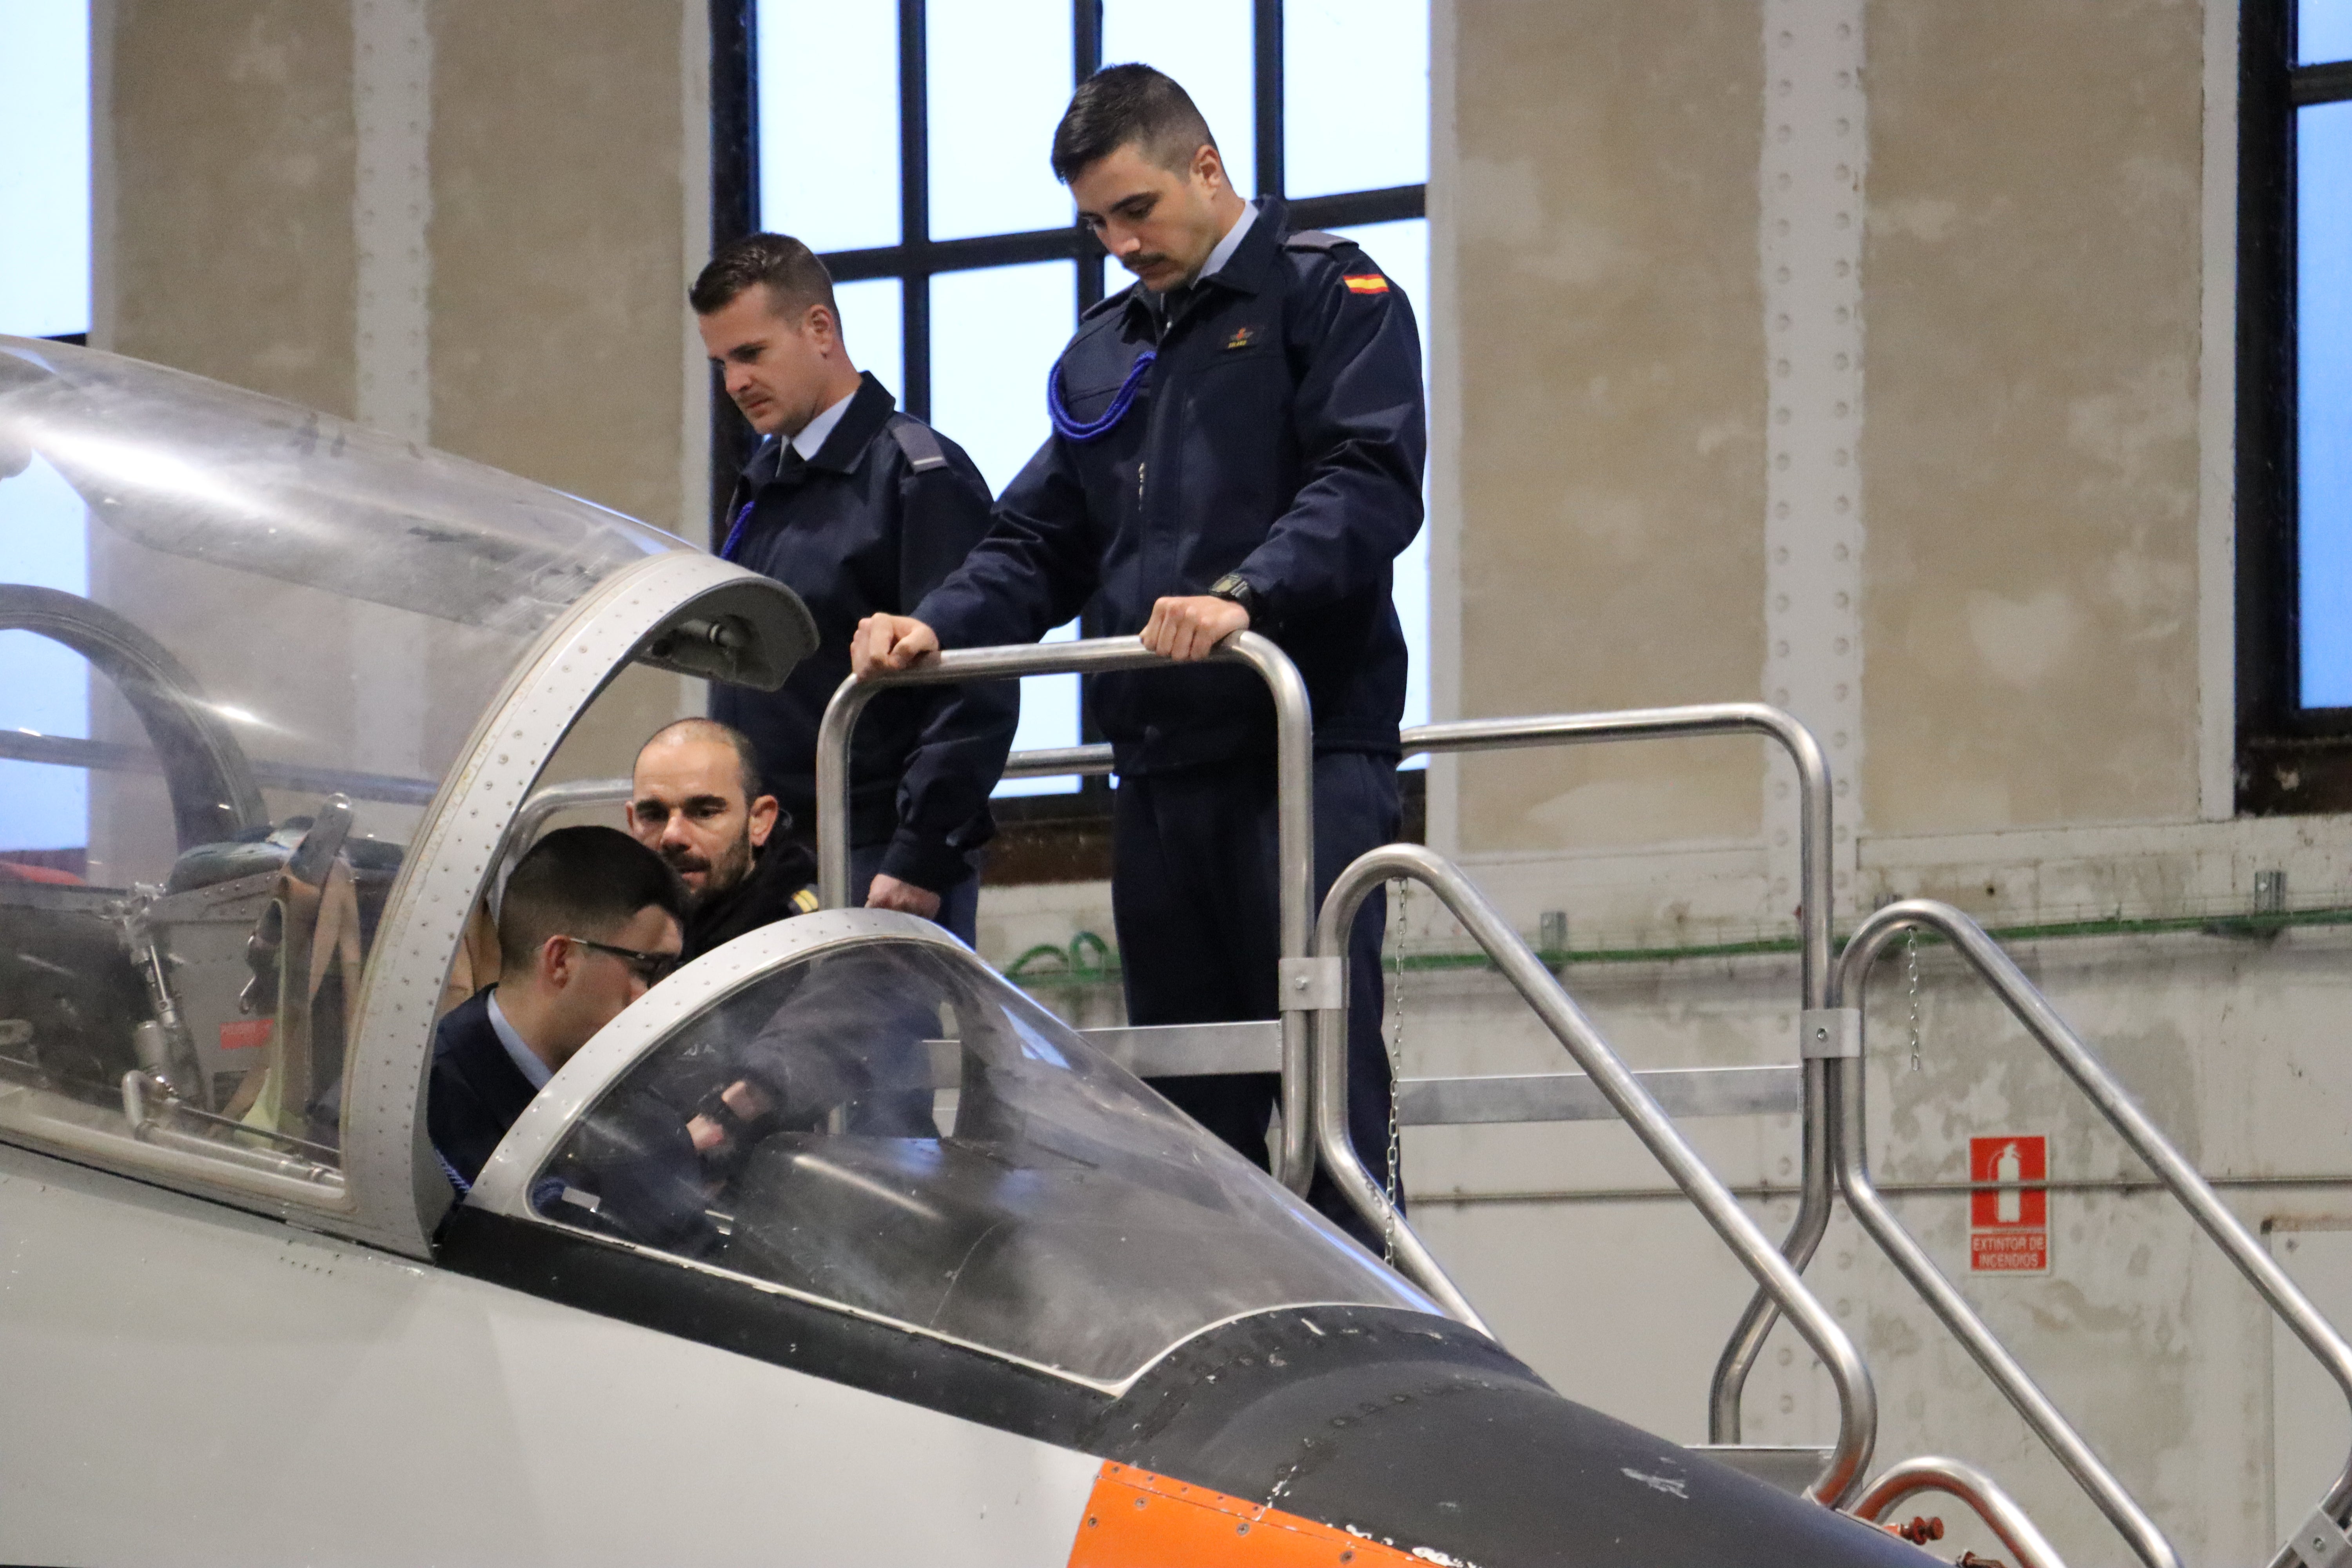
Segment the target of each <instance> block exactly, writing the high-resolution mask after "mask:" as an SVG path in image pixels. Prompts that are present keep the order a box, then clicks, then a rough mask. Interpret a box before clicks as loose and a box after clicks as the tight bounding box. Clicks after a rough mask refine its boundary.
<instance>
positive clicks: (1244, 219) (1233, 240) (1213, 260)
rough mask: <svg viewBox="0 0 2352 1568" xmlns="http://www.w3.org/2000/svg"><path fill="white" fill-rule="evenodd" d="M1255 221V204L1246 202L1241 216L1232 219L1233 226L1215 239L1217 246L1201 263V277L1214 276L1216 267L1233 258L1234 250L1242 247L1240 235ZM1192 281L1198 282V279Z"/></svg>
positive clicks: (1248, 229) (1246, 231)
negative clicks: (1222, 235)
mask: <svg viewBox="0 0 2352 1568" xmlns="http://www.w3.org/2000/svg"><path fill="white" fill-rule="evenodd" d="M1256 221H1257V204H1256V203H1255V202H1251V203H1248V204H1247V205H1244V207H1243V208H1242V216H1239V217H1237V218H1235V219H1234V226H1233V227H1231V228H1229V229H1227V230H1225V237H1224V238H1223V239H1221V240H1219V241H1217V248H1216V249H1214V250H1213V251H1211V252H1209V259H1208V260H1206V261H1203V262H1202V263H1201V277H1202V278H1213V277H1215V276H1216V274H1217V270H1218V268H1222V267H1223V266H1224V264H1225V263H1226V262H1228V261H1231V260H1232V259H1233V258H1234V251H1236V250H1239V249H1240V248H1241V247H1242V237H1243V236H1244V235H1245V234H1247V233H1249V231H1250V225H1252V224H1254V223H1255V222H1256ZM1193 281H1194V282H1198V281H1200V279H1193Z"/></svg>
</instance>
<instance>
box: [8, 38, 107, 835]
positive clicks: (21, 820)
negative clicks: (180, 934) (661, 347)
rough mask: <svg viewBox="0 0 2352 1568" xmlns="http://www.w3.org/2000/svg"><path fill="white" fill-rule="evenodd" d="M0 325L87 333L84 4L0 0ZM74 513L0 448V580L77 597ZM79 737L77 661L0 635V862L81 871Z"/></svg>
mask: <svg viewBox="0 0 2352 1568" xmlns="http://www.w3.org/2000/svg"><path fill="white" fill-rule="evenodd" d="M0 38H5V40H6V43H5V46H0V333H5V334H6V335H8V336H11V337H26V338H59V339H64V340H67V341H69V342H81V341H82V340H83V339H84V337H85V336H86V335H87V334H88V332H89V233H90V229H89V213H90V203H89V156H90V125H89V7H87V6H85V5H68V4H60V3H57V0H50V3H47V4H34V3H26V0H0ZM85 521H86V520H85V518H84V515H83V511H82V504H81V498H80V497H79V496H78V495H76V494H75V493H74V491H73V489H72V488H71V487H70V486H68V484H67V483H66V482H65V481H64V480H63V479H59V478H58V475H57V473H56V472H55V470H53V469H51V468H49V466H48V465H47V463H44V462H42V461H41V460H40V459H39V458H24V457H17V458H11V456H10V455H9V454H8V453H7V452H6V451H5V450H0V559H5V563H6V564H5V570H0V577H5V579H6V580H7V581H9V582H11V583H29V584H35V585H36V586H39V587H45V588H58V589H62V590H64V591H66V592H68V593H73V594H86V593H88V592H89V545H88V542H87V539H86V537H85V532H84V528H85ZM88 738H89V667H88V666H87V665H86V664H84V663H83V662H82V659H81V657H80V656H79V655H78V654H76V653H74V652H72V651H71V650H70V649H68V648H65V647H60V646H59V645H58V644H57V643H53V642H50V641H49V640H47V638H45V637H39V636H37V635H36V634H34V633H32V632H25V631H0V858H5V859H8V860H12V861H16V862H18V863H20V864H21V863H25V862H28V861H29V862H32V863H35V864H46V865H48V866H50V867H51V868H54V869H58V870H64V871H71V872H75V873H79V871H80V870H81V869H82V858H83V856H84V853H85V847H86V846H87V845H88V844H89V773H86V772H85V771H83V770H82V769H81V768H79V767H65V766H60V765H58V763H56V762H55V761H54V757H53V753H54V751H55V747H54V744H53V742H56V741H58V740H67V741H75V740H87V739H88ZM42 756H50V757H51V758H52V760H51V761H48V762H39V761H35V760H34V759H35V758H37V757H42Z"/></svg>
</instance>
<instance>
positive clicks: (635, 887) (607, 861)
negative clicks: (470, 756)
mask: <svg viewBox="0 0 2352 1568" xmlns="http://www.w3.org/2000/svg"><path fill="white" fill-rule="evenodd" d="M648 909H653V910H661V911H662V912H663V913H664V914H667V915H668V916H669V917H670V918H671V919H672V920H674V921H677V922H678V924H679V925H680V926H681V927H683V926H684V925H685V924H686V884H685V883H683V882H681V881H679V880H678V879H677V872H675V871H673V870H671V869H670V868H669V866H668V864H667V862H665V861H664V860H663V859H662V858H661V857H660V856H658V855H656V854H655V853H654V852H653V851H652V850H650V849H648V848H646V847H645V846H644V845H642V844H640V843H638V842H637V841H636V840H635V839H634V838H632V837H629V836H628V835H627V834H625V833H624V832H622V831H621V830H620V829H619V828H617V827H559V828H557V829H556V830H555V831H554V832H552V833H551V834H549V835H548V836H547V837H544V838H542V839H541V840H540V841H539V842H538V843H536V844H534V845H532V846H531V847H530V853H528V854H526V855H525V856H524V857H523V858H522V860H521V863H520V864H519V865H517V866H516V867H515V868H514V875H513V876H511V877H509V878H508V879H507V890H506V893H505V896H504V897H503V898H501V899H500V900H499V961H500V963H502V964H503V965H504V966H505V968H506V969H507V970H508V971H509V973H522V972H523V971H526V970H528V969H529V968H530V966H531V963H532V962H533V960H534V958H535V956H536V955H537V953H538V952H539V950H540V949H541V947H543V946H545V945H546V943H547V939H548V938H549V937H551V936H579V937H585V938H587V939H588V940H589V941H591V942H601V941H603V940H604V939H606V938H608V937H610V936H612V935H613V934H614V932H616V931H619V930H620V929H621V928H622V927H623V926H625V925H626V924H628V923H629V922H630V921H633V920H635V919H636V918H637V912H638V911H639V910H648Z"/></svg>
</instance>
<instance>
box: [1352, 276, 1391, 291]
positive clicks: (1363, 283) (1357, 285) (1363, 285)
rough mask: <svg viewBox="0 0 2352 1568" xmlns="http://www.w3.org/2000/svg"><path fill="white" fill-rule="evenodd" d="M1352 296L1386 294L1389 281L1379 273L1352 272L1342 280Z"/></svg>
mask: <svg viewBox="0 0 2352 1568" xmlns="http://www.w3.org/2000/svg"><path fill="white" fill-rule="evenodd" d="M1340 281H1341V282H1343V283H1345V284H1346V285H1347V286H1348V292H1349V293H1350V294H1385V293H1387V292H1388V291H1389V280H1388V279H1385V278H1383V277H1381V275H1380V274H1379V273H1377V272H1351V273H1349V274H1348V275H1347V276H1346V277H1344V278H1342V279H1340Z"/></svg>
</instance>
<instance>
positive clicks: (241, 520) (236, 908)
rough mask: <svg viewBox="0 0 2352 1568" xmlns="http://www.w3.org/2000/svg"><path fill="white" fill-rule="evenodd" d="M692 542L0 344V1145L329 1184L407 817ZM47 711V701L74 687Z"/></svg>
mask: <svg viewBox="0 0 2352 1568" xmlns="http://www.w3.org/2000/svg"><path fill="white" fill-rule="evenodd" d="M686 548H687V546H686V545H684V544H683V543H682V542H679V541H677V540H676V539H673V538H670V537H669V536H668V535H666V534H663V533H660V532H657V531H655V530H652V529H649V528H646V527H645V526H643V525H642V524H639V523H635V522H633V521H629V520H628V519H626V518H624V517H621V516H618V515H616V514H614V513H613V512H610V511H606V510H604V509H602V508H599V507H596V506H593V505H590V504H589V503H587V502H584V501H581V500H574V499H572V497H569V496H565V495H562V494H559V493H557V492H555V491H552V490H550V489H545V488H543V487H541V486H539V485H534V484H531V483H530V482H528V481H526V480H523V479H516V478H513V477H512V476H510V475H507V474H503V473H499V472H498V471H496V470H494V469H490V468H483V467H481V466H479V465H478V464H474V463H469V462H466V461H463V460H461V459H459V458H451V457H448V456H446V455H444V454H441V453H438V452H433V451H426V450H423V449H420V448H417V447H413V446H410V445H407V444H406V443H404V442H400V441H396V440H394V439H391V438H389V437H383V436H380V435H377V434H374V433H373V432H371V431H367V430H362V429H360V428H358V427H356V426H352V425H350V424H347V423H345V422H343V421H341V420H339V419H334V418H331V417H329V416H324V415H320V414H315V413H312V412H310V411H309V410H307V409H302V408H299V407H296V406H294V405H290V404H285V403H280V402H278V401H275V400H273V399H270V398H265V397H261V396H257V395H253V394H250V393H246V392H240V391H237V390H235V389H233V388H230V387H226V386H222V385H219V384H215V383H212V382H207V381H204V380H201V379H199V378H197V377H194V376H189V375H184V374H177V373H174V372H171V371H166V370H163V369H159V368H157V367H155V366H152V365H146V364H141V363H135V362H132V361H129V360H123V359H119V358H116V357H114V356H111V355H108V354H102V353H93V352H90V351H88V350H83V349H76V348H71V347H66V346H61V345H58V344H55V343H48V342H36V341H28V340H22V339H12V338H0V579H5V581H0V693H7V694H9V695H7V696H5V698H0V770H5V772H6V773H7V775H8V776H6V777H5V778H0V791H8V792H11V793H13V792H15V790H16V788H17V786H20V785H21V786H25V787H26V788H27V789H29V790H31V792H32V793H31V795H29V796H27V798H29V799H33V800H35V801H36V803H37V805H36V806H35V807H34V808H28V809H26V810H24V811H19V812H16V813H14V814H10V815H7V816H0V829H5V839H0V1132H8V1131H13V1132H15V1133H17V1134H30V1135H32V1136H35V1137H43V1138H49V1139H55V1138H58V1137H65V1136H68V1135H71V1136H73V1137H81V1136H82V1135H86V1134H89V1133H93V1132H105V1133H110V1134H123V1133H126V1132H127V1133H129V1134H131V1135H133V1136H135V1137H136V1138H138V1139H139V1140H141V1141H142V1142H145V1143H147V1144H149V1145H153V1146H162V1147H165V1148H171V1149H174V1150H177V1151H179V1152H183V1153H186V1152H195V1153H200V1154H204V1155H206V1156H209V1157H212V1158H215V1159H217V1160H220V1161H225V1162H228V1163H239V1164H244V1165H247V1166H254V1167H259V1168H261V1169H263V1170H265V1171H268V1172H274V1173H279V1174H286V1175H291V1176H294V1177H296V1178H297V1179H317V1180H320V1181H331V1180H332V1176H331V1173H332V1171H333V1169H334V1167H335V1165H336V1163H337V1151H338V1148H339V1146H340V1142H341V1125H340V1124H341V1100H342V1063H343V1051H344V1049H345V1047H346V1045H347V1043H348V1038H349V1035H350V1033H351V1029H352V1024H353V1021H354V1019H355V1016H356V1007H357V1003H358V997H359V994H360V986H361V981H362V976H363V975H364V973H365V972H366V966H367V963H368V960H369V956H370V952H371V949H372V947H373V942H374V941H375V935H376V925H377V921H378V920H379V918H380V916H381V914H382V912H383V905H384V900H385V897H386V895H387V894H388V892H389V890H390V889H391V887H392V884H393V880H394V878H395V877H396V876H397V875H398V873H399V871H400V868H401V865H402V860H403V857H404V849H405V847H406V845H407V843H408V841H409V839H410V837H412V835H413V834H414V833H415V830H416V827H417V826H418V824H419V821H420V819H421V817H422V816H423V813H424V810H425V806H426V805H428V804H429V803H430V802H431V801H432V800H433V798H434V796H435V795H436V793H437V792H438V791H439V789H440V787H441V785H442V783H443V780H444V778H445V776H446V774H447V773H449V772H450V771H451V769H452V768H453V767H454V766H455V765H456V764H457V761H458V759H459V757H460V755H461V752H463V751H464V749H465V747H466V745H467V741H468V739H469V737H470V736H471V735H472V734H473V731H475V729H476V727H477V725H478V723H479V721H480V720H481V717H482V715H483V713H484V711H485V710H486V709H487V708H488V706H489V704H490V702H491V700H492V699H493V698H494V697H495V696H496V695H497V694H498V693H499V690H500V689H501V688H502V687H503V686H504V685H505V683H506V682H507V681H508V680H509V678H510V677H511V676H512V674H513V672H514V671H515V669H516V668H517V666H518V664H519V663H520V660H521V658H522V656H523V654H524V652H525V650H526V649H528V648H529V647H531V646H532V644H533V643H534V642H535V640H536V639H537V638H538V637H540V635H541V633H542V632H543V631H545V630H546V629H547V627H548V626H549V625H550V624H551V622H552V621H554V620H555V619H556V617H557V616H560V615H561V614H562V613H563V612H564V611H565V610H566V609H567V608H568V607H569V606H571V605H573V604H574V603H575V602H576V601H578V600H579V599H581V598H582V597H583V595H586V594H587V593H588V592H589V591H590V590H592V589H593V588H594V587H595V586H596V585H597V584H599V583H600V582H602V581H604V579H606V578H608V577H610V576H612V575H613V574H615V573H617V572H620V571H622V570H624V569H625V568H627V567H629V566H630V565H632V564H633V563H638V562H641V561H643V560H645V559H646V558H647V557H649V556H652V555H656V554H659V553H662V552H668V551H675V550H683V549H686ZM60 693H62V695H59V694H60Z"/></svg>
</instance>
